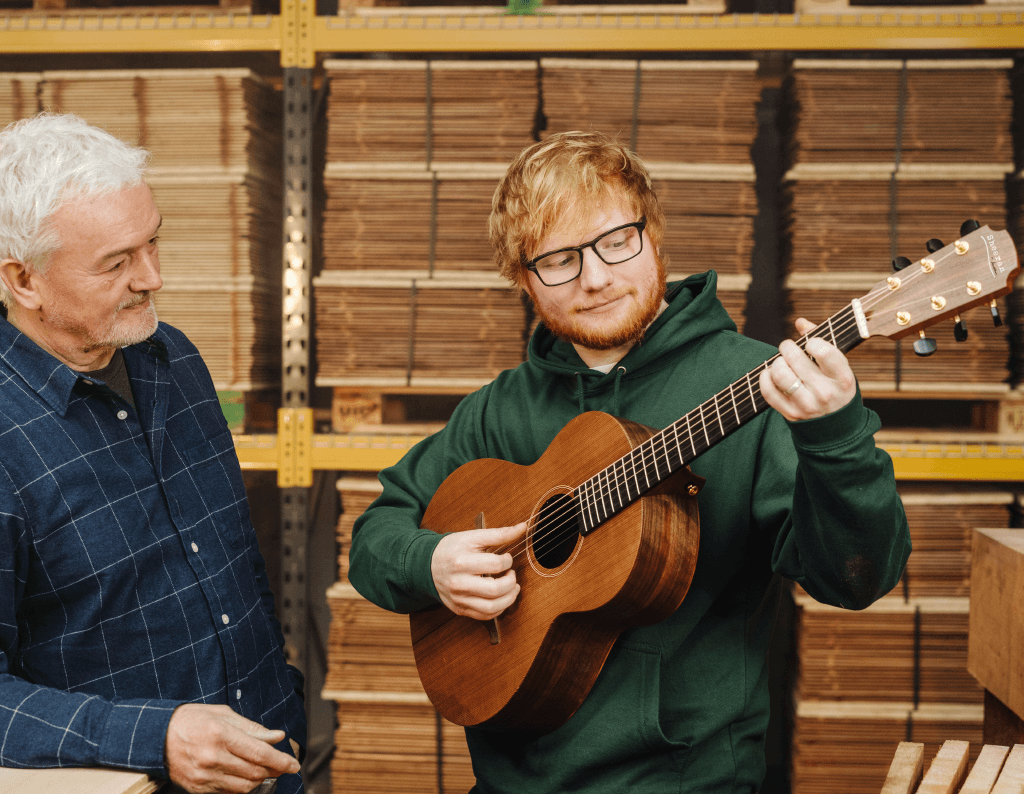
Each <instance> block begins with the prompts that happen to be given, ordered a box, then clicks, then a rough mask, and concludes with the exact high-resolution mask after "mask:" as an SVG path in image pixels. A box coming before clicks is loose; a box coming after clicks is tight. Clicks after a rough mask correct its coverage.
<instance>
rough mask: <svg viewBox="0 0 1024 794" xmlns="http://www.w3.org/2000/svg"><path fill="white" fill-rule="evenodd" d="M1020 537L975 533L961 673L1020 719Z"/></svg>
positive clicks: (1023, 570) (1023, 574)
mask: <svg viewBox="0 0 1024 794" xmlns="http://www.w3.org/2000/svg"><path fill="white" fill-rule="evenodd" d="M1022 603H1024V532H1022V531H1021V530H1019V529H976V530H975V531H974V539H973V551H972V560H971V606H970V617H969V628H968V640H967V670H968V672H970V674H971V675H973V676H974V677H975V678H976V679H977V680H978V682H979V683H980V684H981V685H982V686H983V687H984V688H985V689H986V690H987V691H989V692H991V693H992V695H994V696H995V697H996V698H998V699H999V700H1000V701H1001V702H1002V703H1003V704H1005V705H1006V706H1007V707H1008V708H1009V709H1010V710H1011V711H1012V712H1014V713H1015V714H1017V715H1018V716H1024V610H1021V608H1020V605H1021V604H1022Z"/></svg>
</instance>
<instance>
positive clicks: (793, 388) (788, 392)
mask: <svg viewBox="0 0 1024 794" xmlns="http://www.w3.org/2000/svg"><path fill="white" fill-rule="evenodd" d="M803 385H804V382H803V381H802V380H800V378H797V379H796V383H794V384H793V385H792V386H790V387H789V388H788V389H786V390H785V391H784V392H782V393H783V394H785V395H786V396H787V397H790V396H792V395H793V393H794V392H795V391H796V390H797V389H799V388H800V387H801V386H803Z"/></svg>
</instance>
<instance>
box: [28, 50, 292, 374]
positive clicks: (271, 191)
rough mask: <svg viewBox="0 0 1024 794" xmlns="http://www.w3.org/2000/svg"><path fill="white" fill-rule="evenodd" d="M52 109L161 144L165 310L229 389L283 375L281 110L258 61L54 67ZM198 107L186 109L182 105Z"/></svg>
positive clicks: (157, 168)
mask: <svg viewBox="0 0 1024 794" xmlns="http://www.w3.org/2000/svg"><path fill="white" fill-rule="evenodd" d="M39 96H40V100H41V105H42V108H43V109H46V110H51V111H63V112H70V113H75V114H76V115H79V116H81V117H83V118H85V119H86V120H87V121H89V122H90V123H92V124H95V125H96V126H99V127H102V128H103V129H105V130H107V131H108V132H110V133H112V134H114V135H116V136H118V137H120V138H122V139H124V140H126V141H128V142H130V143H133V144H138V145H141V146H143V147H145V148H147V149H148V150H149V151H150V152H152V155H153V158H152V161H151V163H150V166H151V167H150V172H149V175H148V177H147V181H148V182H149V184H150V185H151V187H152V189H153V195H154V198H155V200H156V203H157V206H158V208H159V209H160V211H161V214H162V215H163V220H164V223H163V227H162V229H161V241H160V263H161V273H162V276H163V278H164V287H163V289H161V290H160V292H159V293H158V294H157V297H156V307H157V311H158V313H159V315H160V318H161V320H164V321H165V322H169V323H170V324H172V325H175V326H177V327H178V328H180V329H181V330H182V331H184V332H185V334H187V335H188V336H189V338H191V339H192V341H193V342H195V344H196V346H197V347H198V348H199V351H200V353H201V354H202V355H203V358H204V360H205V361H206V363H207V366H208V367H209V368H210V373H211V375H212V376H213V380H214V383H215V385H216V386H217V388H218V389H222V390H234V391H254V390H258V389H265V388H273V387H274V386H275V385H276V384H277V383H278V382H279V380H280V360H281V342H280V339H281V336H280V334H281V331H280V328H281V320H280V318H281V212H282V210H281V167H280V161H281V149H282V144H281V133H280V128H281V110H280V106H281V103H280V99H279V97H278V96H277V95H276V93H275V91H274V89H273V88H272V87H271V86H270V85H269V84H268V83H266V82H265V81H263V80H262V79H261V78H259V77H258V76H256V75H255V74H253V73H252V72H251V71H249V70H248V69H187V70H140V71H116V70H111V71H102V72H92V71H82V72H44V73H43V74H42V81H41V83H40V86H39ZM183 108H187V112H184V111H183V110H182V109H183Z"/></svg>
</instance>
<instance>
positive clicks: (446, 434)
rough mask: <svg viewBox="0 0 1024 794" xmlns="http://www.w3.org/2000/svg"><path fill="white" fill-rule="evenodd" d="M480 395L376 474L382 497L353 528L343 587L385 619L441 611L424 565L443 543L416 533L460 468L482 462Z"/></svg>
mask: <svg viewBox="0 0 1024 794" xmlns="http://www.w3.org/2000/svg"><path fill="white" fill-rule="evenodd" d="M484 402H485V398H484V397H483V396H482V393H481V392H476V393H474V394H471V395H469V396H468V397H466V399H464V400H463V401H462V402H461V403H459V407H458V408H457V409H456V410H455V413H454V414H453V415H452V418H451V420H450V421H449V422H448V424H447V425H446V426H445V428H444V430H442V431H441V432H439V433H437V434H435V435H433V436H430V437H429V438H426V439H424V440H423V441H421V442H420V443H419V444H417V445H416V446H414V447H413V448H412V449H411V450H409V452H408V453H406V454H405V455H404V456H403V457H402V459H401V460H400V461H399V462H398V463H397V464H396V465H395V466H392V467H391V468H389V469H385V470H384V471H382V472H381V473H380V482H381V484H382V485H383V486H384V490H383V491H382V493H381V495H380V496H379V497H378V498H377V499H376V500H375V501H374V502H373V504H371V505H370V507H369V508H368V509H367V511H366V512H365V513H363V515H362V516H360V517H359V519H357V521H356V523H355V525H354V527H353V528H352V547H351V550H350V554H349V581H351V583H352V585H353V586H354V587H355V588H356V590H358V591H359V593H360V594H361V595H363V596H364V597H365V598H367V599H369V600H370V601H372V602H373V603H375V604H377V605H378V606H381V607H384V608H385V609H389V610H391V611H392V612H402V613H409V612H415V611H416V610H419V609H424V608H426V607H429V606H433V605H435V604H438V603H440V599H439V597H438V595H437V589H436V588H435V587H434V580H433V577H432V576H431V573H430V559H431V556H432V555H433V553H434V549H435V548H436V547H437V544H438V543H439V542H440V540H441V538H442V537H443V536H442V535H439V534H438V533H436V532H434V531H432V530H429V529H421V528H420V520H421V518H422V517H423V513H424V511H425V510H426V509H427V505H428V504H430V499H431V497H432V496H433V495H434V492H435V491H436V490H437V489H438V488H439V487H440V485H441V483H442V482H444V480H445V478H446V477H447V476H448V475H449V474H451V473H452V472H453V471H455V469H457V468H458V467H459V466H461V465H462V464H463V463H467V462H469V461H471V460H476V459H477V458H481V457H486V455H485V453H484V451H483V450H484V449H485V444H484V436H483V412H482V406H483V404H484Z"/></svg>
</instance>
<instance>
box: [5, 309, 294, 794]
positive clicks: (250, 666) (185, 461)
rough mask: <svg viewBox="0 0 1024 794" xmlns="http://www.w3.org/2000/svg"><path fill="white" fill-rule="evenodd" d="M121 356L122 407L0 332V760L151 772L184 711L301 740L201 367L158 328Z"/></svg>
mask: <svg viewBox="0 0 1024 794" xmlns="http://www.w3.org/2000/svg"><path fill="white" fill-rule="evenodd" d="M124 357H125V363H126V365H127V368H128V373H129V376H130V378H131V384H132V390H133V392H134V396H135V404H136V406H137V407H138V410H137V411H136V410H135V409H133V408H132V407H131V406H130V405H129V404H128V403H127V402H125V401H124V400H123V399H122V398H121V397H119V396H118V395H117V394H116V393H115V392H114V391H112V390H111V389H109V388H107V386H106V385H104V384H103V383H100V382H93V381H91V380H88V379H86V378H84V377H82V375H81V373H78V372H75V371H74V370H72V369H70V368H69V367H67V366H65V365H64V364H62V363H60V362H59V361H57V360H56V359H55V358H53V357H52V356H50V355H49V354H48V353H46V352H45V351H43V350H42V349H41V348H40V347H38V346H37V345H36V344H35V343H33V342H32V341H31V340H29V339H28V337H26V336H24V335H22V334H20V333H19V332H18V331H17V329H16V328H14V326H12V325H11V324H10V323H8V322H6V321H5V320H3V319H0V766H11V767H56V766H93V765H98V766H113V767H124V768H128V769H135V770H139V771H143V772H148V773H150V774H154V775H156V776H159V777H166V776H167V772H166V769H165V768H164V739H165V736H166V733H167V724H168V722H169V721H170V718H171V713H172V712H173V710H174V709H175V708H176V707H177V706H179V705H180V704H182V703H184V702H193V703H210V704H227V705H229V706H230V707H231V708H232V709H234V710H235V711H237V712H238V713H240V714H242V715H243V716H245V717H248V718H249V719H251V720H254V721H256V722H259V723H261V724H263V725H265V726H267V727H268V728H280V729H283V730H285V731H286V732H287V734H288V736H289V737H290V738H292V739H295V741H297V742H298V743H299V744H300V745H302V746H305V743H306V736H305V731H306V721H305V715H304V712H303V701H302V676H301V675H300V674H299V673H298V671H297V670H295V669H294V668H292V667H290V666H288V665H286V663H285V660H284V655H283V652H282V648H283V645H284V641H283V637H282V635H281V629H280V625H279V624H278V622H277V620H276V618H275V617H274V603H273V597H272V595H271V593H270V589H269V587H268V583H267V576H266V572H265V568H264V562H263V558H262V557H261V556H260V552H259V549H258V548H257V544H256V533H255V532H254V531H253V529H252V524H251V520H250V517H249V508H248V503H247V501H246V496H245V490H244V487H243V484H242V476H241V471H240V469H239V466H238V459H237V457H236V455H235V449H234V444H233V443H232V438H231V434H230V433H229V431H228V428H227V423H226V422H225V420H224V415H223V413H222V412H221V409H220V405H219V403H218V400H217V395H216V392H215V390H214V386H213V383H212V381H211V379H210V375H209V373H208V371H207V369H206V366H205V365H204V364H203V362H202V359H201V358H200V356H199V353H198V351H197V350H196V348H195V347H194V346H193V345H192V344H191V343H190V342H189V341H188V340H187V339H186V338H185V336H184V335H183V334H182V333H181V332H180V331H177V330H175V329H174V328H171V327H170V326H167V325H163V324H161V325H160V326H159V328H158V330H157V332H156V333H155V334H154V335H153V336H152V337H151V338H150V339H149V340H147V341H146V342H142V343H140V344H137V345H133V346H131V347H127V348H124ZM287 745H288V743H287V741H285V742H282V744H281V745H280V747H281V749H285V750H286V752H290V750H287V749H286V748H287ZM301 790H302V782H301V780H300V778H299V776H298V775H289V776H286V777H282V778H281V780H280V781H279V785H278V792H279V793H280V794H294V792H299V791H301Z"/></svg>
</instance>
